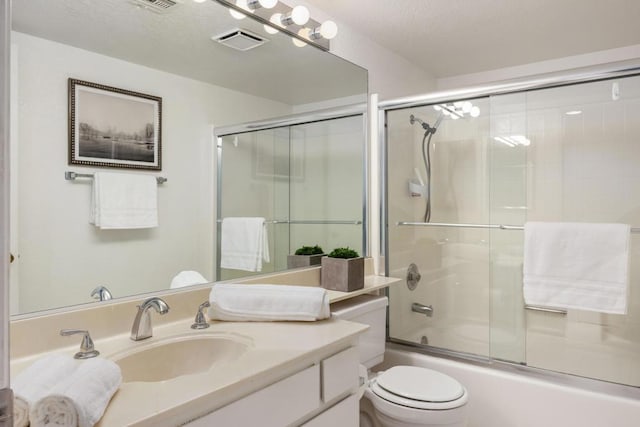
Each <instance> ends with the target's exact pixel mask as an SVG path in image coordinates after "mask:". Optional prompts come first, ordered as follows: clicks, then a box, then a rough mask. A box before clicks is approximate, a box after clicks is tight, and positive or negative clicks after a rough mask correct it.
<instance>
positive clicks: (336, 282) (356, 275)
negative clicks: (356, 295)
mask: <svg viewBox="0 0 640 427" xmlns="http://www.w3.org/2000/svg"><path fill="white" fill-rule="evenodd" d="M320 282H321V283H322V287H323V288H325V289H330V290H333V291H341V292H351V291H355V290H358V289H362V288H363V287H364V258H363V257H359V258H349V259H344V258H329V257H327V256H326V257H323V258H322V270H321V272H320Z"/></svg>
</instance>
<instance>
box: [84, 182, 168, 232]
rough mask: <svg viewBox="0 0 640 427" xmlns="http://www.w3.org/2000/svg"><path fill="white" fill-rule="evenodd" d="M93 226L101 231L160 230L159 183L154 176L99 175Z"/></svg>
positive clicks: (92, 203) (92, 215)
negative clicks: (158, 227) (158, 228)
mask: <svg viewBox="0 0 640 427" xmlns="http://www.w3.org/2000/svg"><path fill="white" fill-rule="evenodd" d="M89 222H90V223H91V224H94V225H95V226H96V227H100V228H101V229H129V228H151V227H157V226H158V183H157V181H156V178H155V177H154V176H151V175H139V174H137V175H134V174H126V173H110V172H96V173H95V174H94V175H93V193H92V196H91V216H90V219H89Z"/></svg>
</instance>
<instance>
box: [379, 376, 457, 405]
mask: <svg viewBox="0 0 640 427" xmlns="http://www.w3.org/2000/svg"><path fill="white" fill-rule="evenodd" d="M369 387H370V390H371V391H372V392H373V393H374V394H375V395H377V396H378V397H380V398H382V399H384V400H386V401H388V402H391V403H394V404H397V405H401V406H405V407H409V408H415V409H424V410H446V409H454V408H458V407H460V406H463V405H464V404H465V403H467V400H468V394H467V391H466V390H465V388H464V387H463V386H462V385H461V384H460V383H459V382H458V381H456V380H455V379H453V378H451V377H449V376H448V375H444V374H442V373H440V372H436V371H433V370H431V369H427V368H421V367H416V366H394V367H392V368H390V369H389V370H387V371H385V372H383V373H381V374H380V375H379V376H378V377H377V378H375V379H374V380H372V381H371V383H370V385H369Z"/></svg>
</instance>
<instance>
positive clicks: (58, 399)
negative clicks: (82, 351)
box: [29, 357, 122, 427]
mask: <svg viewBox="0 0 640 427" xmlns="http://www.w3.org/2000/svg"><path fill="white" fill-rule="evenodd" d="M121 383H122V374H121V372H120V367H118V365H116V364H115V363H113V362H112V361H110V360H108V359H103V358H101V357H96V358H93V359H87V360H82V361H80V362H79V363H78V368H77V369H76V370H75V371H74V372H73V373H72V374H71V375H69V376H68V377H67V378H65V379H64V380H62V381H60V382H59V383H58V384H57V385H56V386H54V387H53V388H52V389H50V390H49V392H48V393H47V395H46V396H44V397H42V398H41V399H39V400H38V401H37V402H36V403H35V404H34V405H33V406H32V407H31V412H30V413H29V418H30V420H31V426H32V427H40V426H78V427H90V426H93V425H94V424H95V423H97V422H98V420H100V418H102V415H103V414H104V410H105V409H106V407H107V405H108V404H109V401H110V400H111V397H112V396H113V395H114V393H115V392H116V391H117V390H118V387H120V384H121Z"/></svg>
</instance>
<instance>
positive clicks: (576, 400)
mask: <svg viewBox="0 0 640 427" xmlns="http://www.w3.org/2000/svg"><path fill="white" fill-rule="evenodd" d="M395 365H412V366H422V367H425V368H430V369H434V370H437V371H440V372H443V373H445V374H447V375H450V376H452V377H454V378H455V379H457V380H458V381H460V382H461V383H462V384H463V385H464V386H465V387H466V388H467V390H468V391H469V395H470V401H469V414H470V415H469V425H468V427H638V426H640V389H637V388H634V387H625V386H619V385H615V384H609V383H603V382H598V381H593V380H585V379H579V378H578V379H575V382H577V383H580V384H581V385H580V386H576V385H568V384H562V382H563V381H564V382H571V381H567V376H557V375H553V374H545V373H540V372H535V371H534V372H529V371H527V372H526V373H518V372H517V369H518V368H517V367H515V368H511V369H509V370H513V371H514V372H507V371H505V370H500V369H496V368H492V367H485V366H479V365H476V364H472V363H464V362H458V361H454V360H449V359H444V358H439V357H433V356H429V355H424V354H420V353H416V352H413V351H410V349H409V350H407V349H406V347H403V346H399V345H396V344H388V345H387V351H386V352H385V360H384V362H383V364H382V365H380V366H379V368H380V369H387V368H388V367H391V366H395ZM542 377H548V378H542ZM583 387H584V388H583ZM587 388H588V389H587ZM596 389H600V390H597V391H596Z"/></svg>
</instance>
